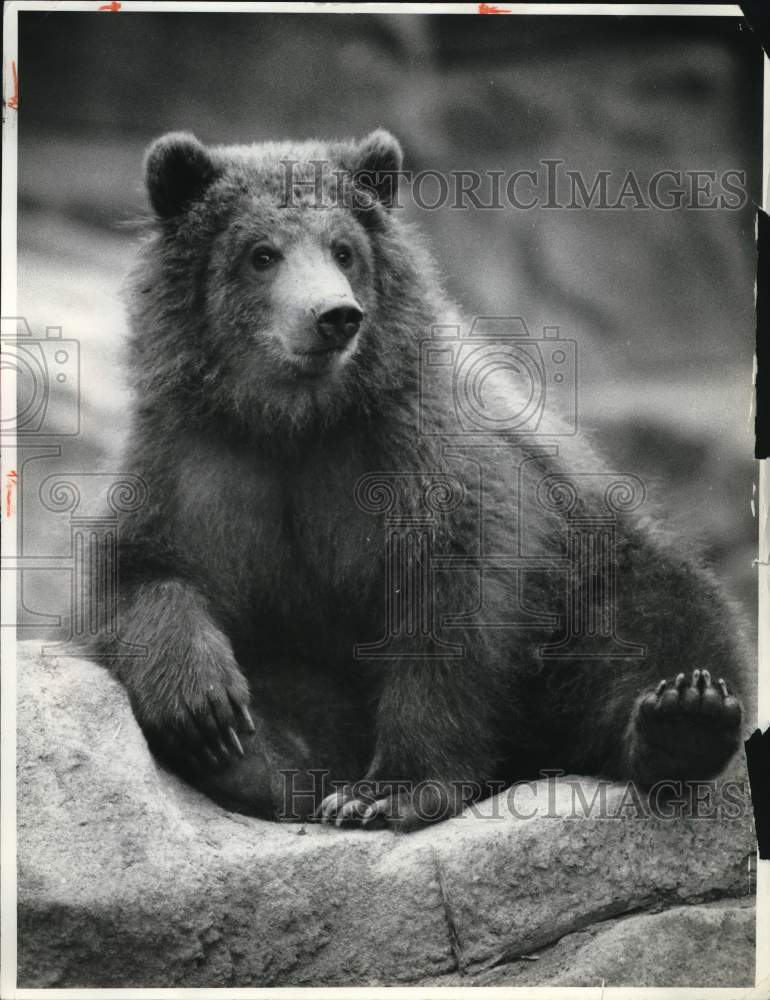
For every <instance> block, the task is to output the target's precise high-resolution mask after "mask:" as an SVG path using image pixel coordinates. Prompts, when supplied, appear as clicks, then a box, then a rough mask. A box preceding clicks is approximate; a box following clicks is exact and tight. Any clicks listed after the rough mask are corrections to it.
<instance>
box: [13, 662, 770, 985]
mask: <svg viewBox="0 0 770 1000" xmlns="http://www.w3.org/2000/svg"><path fill="white" fill-rule="evenodd" d="M38 651H39V644H37V646H35V645H34V644H23V645H21V646H20V647H19V670H18V877H19V882H18V894H19V914H18V919H19V944H18V961H19V971H18V981H19V985H20V986H23V987H51V986H60V987H64V986H66V987H119V986H134V987H161V986H167V987H171V986H177V987H182V986H185V987H215V986H272V985H275V986H277V985H288V984H292V985H308V986H309V985H329V986H331V985H356V984H399V983H400V984H408V983H423V984H426V983H429V982H430V983H441V984H443V985H458V984H463V983H467V984H471V983H478V984H479V985H481V984H484V985H491V984H493V983H494V984H498V983H500V984H509V985H519V984H522V985H525V984H541V985H547V984H559V985H589V984H600V983H601V981H602V980H603V979H604V980H605V981H606V985H607V986H612V985H635V986H658V985H690V986H706V985H709V986H715V985H725V986H727V985H730V986H749V985H751V984H752V983H753V981H754V952H753V923H754V910H753V901H752V900H751V898H750V897H748V898H746V899H742V898H741V897H746V896H747V894H748V893H750V892H751V891H752V889H753V885H752V883H751V880H750V878H749V872H748V861H747V859H748V858H749V857H753V854H754V849H753V841H752V825H751V821H750V818H749V816H748V814H747V813H746V811H745V808H743V805H744V804H742V803H739V807H738V808H733V809H732V810H729V809H728V810H727V812H730V811H732V812H738V813H740V815H739V816H738V817H737V818H730V816H729V815H724V816H723V817H722V819H721V820H719V821H716V820H715V819H713V818H707V817H705V816H704V817H703V818H687V819H683V818H678V819H664V818H660V817H651V816H649V815H646V814H644V813H640V811H639V808H638V800H637V801H636V803H635V802H634V800H631V799H629V797H628V795H627V793H624V789H623V788H622V787H620V786H608V787H607V786H605V788H606V799H605V801H604V809H603V810H597V809H594V810H593V812H592V813H591V815H590V816H589V817H588V818H586V817H585V816H584V815H583V810H582V807H581V799H580V798H579V796H577V793H576V791H575V789H576V788H579V789H580V790H581V792H582V795H583V796H584V798H585V800H586V801H587V802H589V803H590V802H591V800H592V798H593V796H594V794H595V792H596V791H597V788H598V787H599V786H598V785H597V783H596V782H595V781H591V780H588V779H580V781H579V782H578V779H573V780H572V782H570V781H567V780H565V781H562V782H558V783H555V782H545V781H541V782H538V783H535V784H533V785H532V786H528V787H523V786H521V787H520V788H519V789H518V793H517V795H516V797H515V799H511V797H510V796H507V795H505V794H503V795H501V796H499V797H498V798H497V799H495V800H491V801H490V802H487V803H485V804H482V805H481V806H479V807H477V809H476V810H475V811H469V812H467V813H466V814H465V815H463V816H461V817H459V818H458V819H456V820H453V821H451V822H449V823H445V824H442V825H439V826H437V827H434V828H432V829H428V830H425V831H422V832H419V833H416V834H411V835H408V836H401V837H399V836H394V835H393V834H391V833H389V832H387V831H382V832H374V831H358V830H336V829H329V828H327V827H321V826H315V825H312V826H298V825H289V824H286V825H283V824H277V823H269V822H266V821H261V820H256V819H251V818H246V817H243V816H239V815H235V814H232V813H228V812H226V811H225V810H223V809H221V808H219V807H218V806H216V805H215V804H213V803H212V802H210V801H208V800H207V799H206V798H204V797H203V796H202V795H200V794H199V793H197V792H196V791H194V790H193V789H191V788H190V787H189V786H187V785H186V784H184V783H183V782H181V781H180V780H179V779H177V778H176V777H175V776H173V775H171V774H169V773H167V772H166V771H165V770H163V768H161V767H160V766H159V765H158V764H157V763H156V761H155V760H154V759H153V757H152V756H151V754H150V753H149V751H148V749H147V746H146V744H145V742H144V739H143V737H142V735H141V732H140V731H139V729H138V727H137V726H136V723H135V721H134V718H133V715H132V713H131V709H130V706H129V704H128V701H127V699H126V697H125V695H124V693H123V691H122V689H121V688H120V686H119V685H118V684H117V683H116V682H115V681H113V680H112V679H111V678H110V677H109V675H108V674H107V673H106V671H104V670H102V669H101V668H100V667H98V666H96V665H94V664H92V663H88V662H84V661H79V660H75V659H69V658H53V657H44V658H41V657H40V656H38V655H37V653H38ZM624 795H625V797H624ZM512 807H513V809H512ZM536 807H537V808H536ZM621 807H622V808H621ZM602 811H603V812H604V814H605V815H604V816H602V815H598V814H597V813H599V812H602ZM613 816H614V817H615V818H611V817H613ZM522 817H528V818H522ZM684 904H692V905H684ZM640 910H642V911H650V910H659V911H661V912H657V913H654V912H653V913H650V912H644V913H632V911H640ZM609 918H615V919H609ZM556 942H558V943H556ZM534 952H538V958H537V960H536V961H529V960H519V961H516V960H517V959H520V957H521V956H528V955H532V954H533V953H534Z"/></svg>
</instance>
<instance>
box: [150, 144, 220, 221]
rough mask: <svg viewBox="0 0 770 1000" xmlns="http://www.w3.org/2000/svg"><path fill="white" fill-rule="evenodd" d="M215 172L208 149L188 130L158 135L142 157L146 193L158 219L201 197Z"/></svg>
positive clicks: (176, 211)
mask: <svg viewBox="0 0 770 1000" xmlns="http://www.w3.org/2000/svg"><path fill="white" fill-rule="evenodd" d="M216 176H217V170H216V167H215V165H214V162H213V160H212V159H211V157H210V156H209V153H208V150H207V149H206V147H205V146H204V145H203V144H202V143H200V142H198V140H197V139H196V138H195V136H194V135H191V134H190V133H189V132H169V134H168V135H164V136H161V138H160V139H156V140H155V142H154V143H153V144H152V145H151V146H150V148H149V149H148V150H147V153H146V155H145V158H144V177H145V183H146V185H147V193H148V194H149V196H150V203H151V204H152V207H153V208H154V209H155V212H156V213H157V215H159V216H160V218H161V219H169V218H171V217H172V216H175V215H178V214H179V213H180V212H181V211H182V209H183V208H185V206H187V205H189V204H190V203H191V202H193V201H195V200H196V199H198V198H200V197H201V196H202V195H203V193H204V191H205V190H206V188H207V187H208V186H209V184H210V183H211V182H212V181H213V180H214V178H215V177H216Z"/></svg>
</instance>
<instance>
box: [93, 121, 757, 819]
mask: <svg viewBox="0 0 770 1000" xmlns="http://www.w3.org/2000/svg"><path fill="white" fill-rule="evenodd" d="M402 166H403V153H402V149H401V146H400V144H399V142H398V140H397V139H396V138H394V137H393V136H392V135H391V134H390V133H388V132H387V131H384V130H382V129H378V130H376V131H374V132H373V133H371V134H370V135H368V136H367V137H366V138H364V139H362V140H360V141H356V140H341V141H333V142H329V141H306V142H268V143H257V144H254V145H246V146H205V145H204V144H203V143H201V142H200V141H199V140H198V139H197V138H195V137H194V136H193V135H192V134H190V133H171V134H168V135H165V136H163V137H161V138H159V139H157V140H156V141H155V142H154V143H153V144H152V145H151V147H150V148H149V150H148V151H147V154H146V159H145V183H146V188H147V193H148V197H149V202H150V205H151V207H152V218H151V219H150V220H149V221H148V227H149V232H148V234H147V238H146V239H145V240H144V241H143V243H142V245H141V247H140V249H139V253H138V260H137V263H136V266H135V268H134V270H133V272H132V274H131V276H130V279H129V281H128V284H127V292H126V303H127V312H128V317H129V324H130V331H131V336H130V345H129V350H130V370H131V373H132V378H133V382H132V386H133V391H134V397H135V406H134V411H133V414H132V425H131V431H130V442H129V447H128V453H127V458H126V462H127V465H126V468H128V469H129V470H130V471H132V472H133V473H135V474H136V475H138V476H140V477H141V478H142V480H143V481H144V483H145V485H146V488H147V495H148V500H147V502H146V503H145V504H144V505H143V506H142V508H141V509H140V510H138V511H136V512H134V513H132V514H130V515H128V516H127V518H126V520H125V522H124V523H123V524H122V526H121V540H120V561H119V591H120V598H119V606H118V618H117V621H118V631H119V633H120V636H121V642H122V643H123V648H126V645H127V646H128V647H132V648H133V647H136V648H137V649H141V650H143V653H142V655H136V656H125V655H120V654H119V651H118V650H117V648H116V647H115V645H114V641H113V640H111V639H108V638H104V637H103V638H101V639H100V642H99V649H98V653H97V655H98V656H99V657H100V658H101V660H102V661H103V662H104V663H105V664H106V665H107V666H109V667H110V669H112V670H113V671H114V673H115V675H116V676H117V677H118V678H119V679H120V681H121V682H122V683H123V684H124V685H125V688H126V689H127V692H128V695H129V698H130V701H131V704H132V706H133V711H134V713H135V716H136V718H137V720H138V723H139V724H140V726H141V728H142V730H143V732H144V734H145V736H146V738H147V741H148V744H149V746H150V748H151V749H152V750H153V751H154V752H155V753H156V754H157V756H158V757H159V758H160V759H161V760H162V761H163V762H164V763H165V764H166V765H167V766H169V767H170V768H172V769H174V770H176V771H177V772H178V773H180V774H181V775H182V776H184V777H185V778H186V779H187V780H188V781H190V782H191V783H192V784H194V785H195V786H196V787H198V788H199V789H201V790H202V791H204V792H205V793H206V794H208V795H209V796H211V797H212V798H214V799H215V800H216V801H218V802H220V803H221V804H222V805H224V806H225V807H227V808H229V809H233V810H237V811H240V812H242V813H246V814H250V815H254V816H262V817H267V818H273V819H286V818H289V819H299V820H303V821H306V820H313V819H318V820H321V821H325V822H329V823H334V824H336V825H338V826H355V827H361V828H367V829H368V828H376V827H382V826H383V825H387V826H389V827H390V828H392V829H394V830H397V831H408V830H412V829H415V828H417V827H419V826H422V825H424V824H426V823H429V822H432V821H435V820H440V819H445V818H447V817H450V816H455V815H457V814H458V813H459V812H461V811H462V810H463V808H465V807H466V806H468V805H469V804H470V803H473V802H476V801H478V800H479V799H482V798H484V797H485V796H488V795H489V794H490V793H491V792H492V791H494V790H495V789H500V788H502V787H505V786H506V785H511V784H513V783H515V782H517V781H520V780H529V779H532V778H536V777H537V776H538V775H539V774H541V773H543V772H544V771H545V770H546V769H551V770H560V771H564V772H570V773H580V774H586V775H595V776H600V777H606V778H608V779H613V780H627V781H633V782H636V783H637V785H638V786H639V787H641V788H644V789H650V788H652V787H653V786H654V785H655V784H656V783H657V782H660V781H663V780H668V781H696V780H701V779H708V778H711V777H713V776H716V775H718V774H719V773H720V772H721V771H722V770H723V769H724V767H725V766H726V764H727V763H728V761H729V760H730V758H731V757H732V755H733V754H734V752H735V751H736V749H737V747H738V745H739V741H740V738H741V722H742V716H743V714H744V712H745V710H744V709H743V708H742V700H741V699H742V697H743V698H745V695H742V693H741V692H742V690H745V687H746V669H747V668H746V654H745V649H744V642H743V639H742V638H741V635H740V629H739V627H738V625H737V624H736V620H735V618H734V615H733V612H732V610H731V608H730V605H729V602H728V601H727V599H726V598H725V596H724V594H723V593H722V590H721V588H720V586H719V585H718V583H717V581H716V580H715V578H714V576H713V575H712V574H711V572H710V571H709V570H708V569H707V568H705V567H704V566H703V565H701V563H700V562H699V560H698V559H697V558H694V557H692V556H691V555H690V554H689V553H688V552H687V551H685V550H684V548H683V547H682V546H681V545H680V544H679V542H678V540H677V539H672V538H671V537H669V536H668V535H667V533H666V531H665V530H664V526H663V525H662V524H661V523H660V522H659V521H658V520H656V519H655V518H654V517H651V516H650V515H649V514H647V513H645V510H644V509H643V504H642V501H643V499H644V485H643V484H642V483H641V482H640V481H639V480H638V479H637V478H636V477H635V476H633V475H632V474H628V473H625V472H623V473H618V474H616V473H614V472H613V471H612V470H609V469H608V468H607V467H606V466H605V465H604V463H603V462H602V460H601V459H600V458H599V457H598V456H597V455H596V454H595V452H594V450H593V449H592V448H591V446H590V445H589V443H588V442H587V440H586V439H585V437H584V436H582V435H581V434H579V433H574V430H575V428H574V427H573V426H572V425H570V424H569V420H568V417H567V415H566V414H565V413H564V412H554V413H550V411H549V410H548V405H547V403H548V400H547V399H546V405H544V407H543V408H542V409H541V410H537V407H535V409H534V410H533V402H532V392H531V390H528V389H527V385H528V383H527V377H529V376H531V377H532V378H534V379H536V378H537V376H538V372H541V373H542V371H543V370H544V369H543V364H544V363H545V361H544V360H543V359H544V358H545V355H544V354H543V349H544V348H547V353H548V357H547V358H546V360H548V364H549V365H552V364H553V365H555V364H556V361H552V360H551V359H556V360H558V361H560V363H562V364H563V363H564V358H565V355H566V354H567V351H566V348H565V347H564V345H563V344H562V342H561V341H559V340H558V339H557V340H554V339H553V338H552V335H553V331H551V338H552V339H550V340H548V341H546V340H542V344H541V347H540V348H538V349H537V350H535V349H533V348H531V347H526V348H523V347H522V343H523V340H522V329H523V321H520V320H518V319H517V318H516V317H513V318H511V317H507V318H506V317H502V318H500V317H490V318H486V321H485V322H481V323H480V326H478V329H476V332H477V333H478V330H479V329H480V330H481V336H480V337H476V336H475V334H474V336H473V337H472V338H470V339H468V334H467V332H463V331H467V328H468V322H467V320H466V319H465V318H464V317H463V315H462V312H461V310H460V308H459V307H458V306H456V305H455V304H454V303H453V302H452V300H451V298H450V297H449V295H448V294H447V292H446V291H445V288H444V285H443V281H442V278H441V276H440V274H439V271H438V268H437V266H436V264H435V263H434V259H433V256H432V253H431V252H430V251H429V249H428V247H427V244H426V242H425V240H424V239H423V238H422V237H421V235H420V233H419V232H418V231H417V229H416V227H415V226H414V224H413V223H410V222H408V221H406V220H405V219H404V218H402V215H403V212H401V211H400V209H401V206H400V205H399V204H398V176H399V174H400V173H401V172H402ZM485 323H486V325H485ZM517 324H518V325H517ZM512 327H515V329H513V330H512ZM458 331H460V332H459V333H458ZM464 337H465V338H466V340H467V343H465V342H464V340H463V338H464ZM505 337H508V340H505V339H504V338H505ZM496 338H497V339H496ZM525 339H526V338H525ZM526 343H527V344H530V345H531V343H532V336H531V334H530V335H529V339H527V340H526ZM485 344H486V345H487V347H488V348H489V350H486V348H485V347H484V345H485ZM469 345H470V347H471V348H472V350H471V351H470V354H469ZM501 345H502V346H501ZM506 345H508V346H506ZM517 345H518V346H517ZM554 348H557V349H556V350H554ZM476 350H480V351H481V354H480V355H479V358H477V359H476V361H472V357H471V356H472V355H473V352H474V351H476ZM485 350H486V353H484V351H485ZM538 351H539V353H538ZM463 352H464V353H463ZM517 358H518V361H516V359H517ZM512 359H513V360H512ZM476 362H478V364H476ZM541 362H542V363H541ZM474 364H476V367H475V368H474ZM463 365H464V366H465V367H464V368H463ZM479 366H480V367H479ZM461 369H462V370H461ZM525 369H526V371H525ZM549 371H551V369H549ZM528 372H529V376H528V375H527V373H528ZM466 376H467V378H466ZM557 384H558V385H559V391H561V388H562V386H561V384H559V383H558V380H557V379H556V376H554V379H552V380H550V381H549V386H550V387H551V389H549V391H551V390H553V391H551V395H552V396H559V393H558V392H556V386H557ZM468 386H470V387H471V388H470V389H468ZM466 390H467V391H466ZM559 398H561V397H560V396H559ZM517 413H518V414H524V417H522V419H520V420H518V422H517V420H516V419H513V418H512V417H511V414H517ZM474 415H475V416H477V417H478V422H477V424H474V423H473V418H474Z"/></svg>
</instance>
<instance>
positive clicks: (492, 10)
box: [479, 3, 511, 14]
mask: <svg viewBox="0 0 770 1000" xmlns="http://www.w3.org/2000/svg"><path fill="white" fill-rule="evenodd" d="M510 13H511V10H510V8H509V7H495V5H494V4H493V3H480V4H479V14H510Z"/></svg>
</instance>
